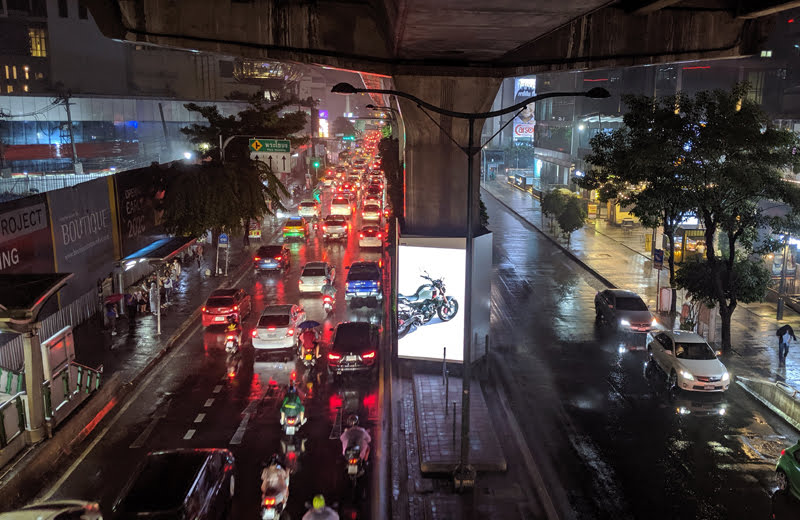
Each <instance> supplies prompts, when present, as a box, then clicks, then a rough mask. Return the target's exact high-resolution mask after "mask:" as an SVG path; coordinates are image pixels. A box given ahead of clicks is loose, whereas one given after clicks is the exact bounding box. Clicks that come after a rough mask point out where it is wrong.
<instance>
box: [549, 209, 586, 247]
mask: <svg viewBox="0 0 800 520" xmlns="http://www.w3.org/2000/svg"><path fill="white" fill-rule="evenodd" d="M556 221H557V222H558V227H560V228H561V231H562V233H564V235H566V237H567V247H569V244H570V241H571V238H572V232H573V231H577V230H578V229H580V228H582V227H583V224H584V223H585V222H586V208H584V207H583V202H582V201H580V200H578V198H577V197H568V198H567V200H566V203H565V204H564V208H563V209H562V210H561V213H559V214H558V216H557V217H556Z"/></svg>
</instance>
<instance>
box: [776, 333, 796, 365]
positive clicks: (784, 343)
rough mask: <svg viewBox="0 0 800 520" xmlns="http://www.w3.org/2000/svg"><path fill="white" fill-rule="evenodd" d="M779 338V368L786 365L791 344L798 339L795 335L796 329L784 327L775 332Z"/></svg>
mask: <svg viewBox="0 0 800 520" xmlns="http://www.w3.org/2000/svg"><path fill="white" fill-rule="evenodd" d="M775 335H776V336H778V366H784V365H786V356H788V355H789V343H790V342H791V341H792V340H794V341H797V338H796V337H795V335H794V329H792V326H791V325H783V326H782V327H779V328H778V330H777V331H775Z"/></svg>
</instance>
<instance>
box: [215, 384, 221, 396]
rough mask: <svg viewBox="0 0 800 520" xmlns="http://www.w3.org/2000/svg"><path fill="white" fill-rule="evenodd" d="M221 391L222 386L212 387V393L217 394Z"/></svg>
mask: <svg viewBox="0 0 800 520" xmlns="http://www.w3.org/2000/svg"><path fill="white" fill-rule="evenodd" d="M221 391H222V385H217V386H215V387H214V393H215V394H218V393H220V392H221Z"/></svg>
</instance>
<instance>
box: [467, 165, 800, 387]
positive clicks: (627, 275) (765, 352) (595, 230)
mask: <svg viewBox="0 0 800 520" xmlns="http://www.w3.org/2000/svg"><path fill="white" fill-rule="evenodd" d="M481 188H482V189H483V190H484V192H485V193H486V194H488V195H490V196H492V197H494V198H495V199H496V200H497V201H498V202H499V203H500V204H502V205H503V206H505V207H506V208H508V209H509V210H510V211H511V212H512V213H514V214H516V216H517V217H519V218H521V219H522V220H525V221H526V222H527V223H528V224H529V225H531V226H532V227H534V228H536V229H537V230H538V231H539V232H541V233H542V234H543V235H545V236H546V237H547V238H548V239H549V240H551V241H552V242H553V243H555V244H557V245H558V246H559V247H560V248H561V249H562V250H564V251H565V252H566V253H567V254H568V255H569V256H571V257H573V258H574V259H575V260H576V261H577V262H578V263H580V264H582V265H583V266H584V267H585V268H586V269H588V270H589V271H590V272H591V273H592V274H593V275H594V276H595V277H597V278H598V279H600V280H601V281H603V282H604V283H605V284H606V285H609V286H614V287H619V288H624V289H630V290H632V291H634V292H636V293H638V294H639V295H640V296H641V297H642V298H643V299H644V300H645V302H646V303H647V304H648V306H649V307H650V308H651V309H653V308H655V303H656V290H657V289H656V284H657V276H658V274H657V271H656V270H655V269H653V267H652V262H651V260H650V258H649V256H648V255H647V254H645V252H644V242H645V240H644V236H643V231H642V229H641V228H637V229H634V230H633V231H632V232H630V233H629V234H626V233H625V232H624V231H623V230H622V229H621V228H618V227H616V226H613V225H611V224H608V223H607V222H605V221H601V222H594V223H593V224H592V223H588V224H587V225H585V226H584V227H583V228H582V229H579V230H578V231H575V232H574V233H573V234H572V238H571V243H570V247H569V249H567V246H566V242H565V241H564V240H562V239H561V238H560V237H555V236H553V235H551V234H550V233H549V230H548V229H547V226H546V225H545V226H544V227H543V226H542V214H541V210H540V205H539V202H538V201H537V200H536V199H534V198H533V197H532V196H531V195H530V194H529V193H526V192H523V191H521V190H518V189H516V188H513V187H511V186H510V185H509V184H507V183H505V182H503V181H502V180H494V181H488V182H485V183H483V184H482V185H481ZM545 221H546V220H545ZM668 276H669V275H668V274H667V273H662V275H661V286H662V287H663V286H665V285H668V279H667V277H668ZM678 292H679V295H678V308H680V304H681V303H682V299H681V295H680V292H681V291H678ZM775 315H776V306H775V304H774V303H754V304H743V303H739V305H738V306H737V308H736V311H735V312H734V314H733V319H732V324H731V338H732V343H733V346H732V349H731V352H730V353H729V354H726V355H725V357H724V358H723V362H724V363H726V365H728V366H729V367H730V368H731V370H732V372H733V373H734V374H735V375H742V376H744V377H752V378H763V379H769V380H772V381H781V382H784V383H786V384H788V385H790V386H792V387H794V388H797V389H800V346H798V345H795V346H793V348H792V349H791V350H790V352H789V357H788V358H787V360H786V367H778V355H777V350H778V344H777V338H776V337H775V330H776V329H777V328H778V327H780V326H781V325H783V324H786V323H788V324H790V325H791V326H792V327H793V328H794V329H795V330H800V315H798V314H797V313H796V312H795V311H793V310H792V309H790V308H788V307H786V308H785V310H784V320H782V321H780V322H779V321H777V320H776V319H775ZM589 318H592V317H591V316H589ZM717 326H718V333H717V337H719V319H718V320H717Z"/></svg>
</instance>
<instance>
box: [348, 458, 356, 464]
mask: <svg viewBox="0 0 800 520" xmlns="http://www.w3.org/2000/svg"><path fill="white" fill-rule="evenodd" d="M348 462H350V464H358V459H350V460H349V461H348Z"/></svg>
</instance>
